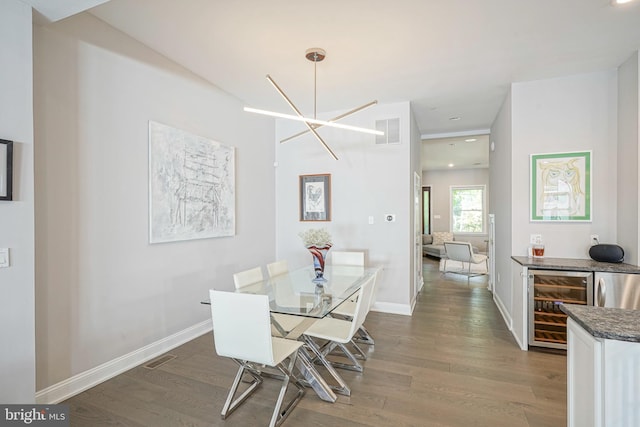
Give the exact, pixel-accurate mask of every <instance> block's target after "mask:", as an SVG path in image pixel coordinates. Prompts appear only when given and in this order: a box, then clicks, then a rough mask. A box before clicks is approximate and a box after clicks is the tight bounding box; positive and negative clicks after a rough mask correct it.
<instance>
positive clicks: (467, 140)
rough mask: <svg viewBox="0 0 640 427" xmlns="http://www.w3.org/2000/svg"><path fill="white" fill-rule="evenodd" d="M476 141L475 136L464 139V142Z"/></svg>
mask: <svg viewBox="0 0 640 427" xmlns="http://www.w3.org/2000/svg"><path fill="white" fill-rule="evenodd" d="M476 141H477V139H476V138H469V139H465V140H464V142H476Z"/></svg>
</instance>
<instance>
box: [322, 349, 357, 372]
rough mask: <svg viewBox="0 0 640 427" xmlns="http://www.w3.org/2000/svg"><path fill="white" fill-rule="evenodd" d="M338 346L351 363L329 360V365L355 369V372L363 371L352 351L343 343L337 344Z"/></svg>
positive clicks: (350, 369)
mask: <svg viewBox="0 0 640 427" xmlns="http://www.w3.org/2000/svg"><path fill="white" fill-rule="evenodd" d="M338 347H339V348H340V350H342V352H343V353H344V355H345V356H346V357H347V358H348V359H349V360H350V361H351V364H350V365H349V364H347V363H340V362H330V363H331V365H333V366H335V367H336V368H341V369H347V370H349V371H356V372H363V371H364V368H363V366H362V365H361V364H360V362H358V359H356V357H355V356H354V355H353V353H351V352H350V351H349V349H348V348H347V347H346V346H345V345H344V344H338Z"/></svg>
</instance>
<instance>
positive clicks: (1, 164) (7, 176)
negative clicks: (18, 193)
mask: <svg viewBox="0 0 640 427" xmlns="http://www.w3.org/2000/svg"><path fill="white" fill-rule="evenodd" d="M12 177H13V141H7V140H5V139H0V200H13V199H12Z"/></svg>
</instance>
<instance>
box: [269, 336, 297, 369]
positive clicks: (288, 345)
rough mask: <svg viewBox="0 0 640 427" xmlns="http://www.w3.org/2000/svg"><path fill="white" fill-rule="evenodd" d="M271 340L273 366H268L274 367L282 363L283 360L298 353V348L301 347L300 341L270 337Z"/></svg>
mask: <svg viewBox="0 0 640 427" xmlns="http://www.w3.org/2000/svg"><path fill="white" fill-rule="evenodd" d="M271 340H272V344H271V345H272V346H273V364H269V366H276V365H277V364H279V363H282V361H283V360H284V359H286V358H287V357H289V355H290V354H292V353H294V352H296V351H298V349H299V348H300V346H302V345H303V343H302V342H301V341H294V340H288V339H286V338H279V337H271Z"/></svg>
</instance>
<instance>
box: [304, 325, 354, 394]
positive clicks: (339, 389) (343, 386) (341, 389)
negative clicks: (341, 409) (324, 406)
mask: <svg viewBox="0 0 640 427" xmlns="http://www.w3.org/2000/svg"><path fill="white" fill-rule="evenodd" d="M303 339H304V342H305V343H306V344H307V346H308V347H309V348H310V349H311V351H312V352H313V353H314V354H315V355H316V357H317V360H319V361H320V362H321V363H322V365H323V366H324V367H325V368H326V369H327V371H328V372H329V374H331V376H332V377H333V379H334V380H336V382H337V383H338V386H334V385H330V387H331V389H332V390H334V391H335V392H336V393H338V394H342V395H344V396H351V389H350V388H349V386H348V385H347V383H345V382H344V380H343V379H342V377H341V376H340V374H338V372H337V371H336V370H335V368H334V367H333V366H332V365H331V363H330V362H329V361H328V360H327V358H326V357H324V355H323V354H322V352H321V351H320V348H319V347H318V345H317V344H316V343H315V342H314V341H313V340H312V339H311V338H309V337H308V336H307V335H303Z"/></svg>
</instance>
